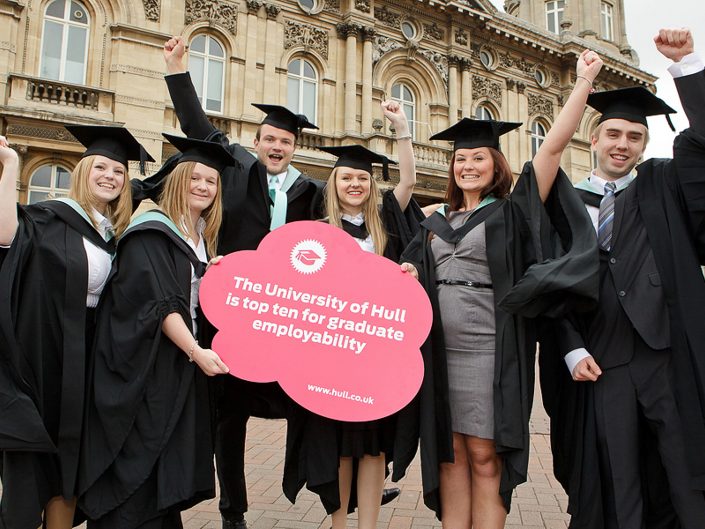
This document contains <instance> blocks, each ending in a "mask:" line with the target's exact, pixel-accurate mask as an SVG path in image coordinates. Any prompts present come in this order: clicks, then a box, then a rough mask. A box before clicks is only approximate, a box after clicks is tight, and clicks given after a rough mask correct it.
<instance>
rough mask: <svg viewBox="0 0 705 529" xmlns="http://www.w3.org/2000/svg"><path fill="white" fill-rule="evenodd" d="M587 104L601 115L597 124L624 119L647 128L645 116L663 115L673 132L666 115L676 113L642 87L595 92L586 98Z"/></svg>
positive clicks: (669, 119)
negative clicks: (608, 120)
mask: <svg viewBox="0 0 705 529" xmlns="http://www.w3.org/2000/svg"><path fill="white" fill-rule="evenodd" d="M587 104H588V105H590V106H591V107H592V108H594V109H595V110H597V111H598V112H600V113H602V116H601V117H600V121H599V122H598V123H602V122H603V121H605V120H607V119H626V120H627V121H632V122H634V123H641V124H642V125H644V126H647V127H648V124H647V123H646V117H647V116H658V115H659V114H665V115H666V120H667V121H668V124H669V125H670V127H671V129H672V130H675V129H674V127H673V124H672V123H671V118H670V117H669V116H668V115H669V114H675V112H676V111H675V110H673V109H672V108H671V107H669V106H668V105H667V104H666V103H665V102H664V101H663V99H660V98H658V97H656V96H655V95H654V94H652V93H651V92H649V91H648V90H647V89H646V88H644V87H643V86H633V87H629V88H619V89H617V90H606V91H604V92H595V93H594V94H590V95H589V96H588V99H587Z"/></svg>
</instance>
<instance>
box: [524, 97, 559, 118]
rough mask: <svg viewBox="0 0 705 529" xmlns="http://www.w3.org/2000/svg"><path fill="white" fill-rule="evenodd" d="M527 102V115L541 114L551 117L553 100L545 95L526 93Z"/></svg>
mask: <svg viewBox="0 0 705 529" xmlns="http://www.w3.org/2000/svg"><path fill="white" fill-rule="evenodd" d="M526 98H527V100H528V103H529V115H530V116H535V115H537V114H538V115H541V116H546V117H550V118H553V102H552V101H551V100H550V99H549V98H548V97H546V96H543V95H540V94H532V93H531V92H529V93H528V94H526Z"/></svg>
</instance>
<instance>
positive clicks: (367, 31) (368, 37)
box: [362, 28, 377, 42]
mask: <svg viewBox="0 0 705 529" xmlns="http://www.w3.org/2000/svg"><path fill="white" fill-rule="evenodd" d="M376 36H377V31H376V30H375V28H364V29H363V31H362V40H365V41H372V42H373V41H374V38H375V37H376Z"/></svg>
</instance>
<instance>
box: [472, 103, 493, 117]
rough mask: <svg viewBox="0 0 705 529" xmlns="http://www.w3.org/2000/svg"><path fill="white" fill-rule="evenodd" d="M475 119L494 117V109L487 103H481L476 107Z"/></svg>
mask: <svg viewBox="0 0 705 529" xmlns="http://www.w3.org/2000/svg"><path fill="white" fill-rule="evenodd" d="M475 119H484V120H488V119H494V114H492V111H491V110H490V109H489V108H488V107H487V106H485V105H479V106H478V107H477V108H476V109H475Z"/></svg>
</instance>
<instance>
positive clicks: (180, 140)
mask: <svg viewBox="0 0 705 529" xmlns="http://www.w3.org/2000/svg"><path fill="white" fill-rule="evenodd" d="M162 136H164V137H165V138H166V139H167V140H169V143H171V144H172V145H173V146H174V147H176V148H177V149H179V151H181V157H180V158H179V160H178V163H181V162H198V163H202V164H203V165H207V166H208V167H212V168H213V169H215V170H216V171H218V172H219V173H222V172H223V169H225V168H226V167H227V166H229V165H235V164H236V162H235V158H233V156H232V155H231V154H230V153H229V152H228V151H227V150H226V149H225V147H223V145H222V144H221V143H217V142H213V141H203V140H197V139H195V138H184V137H183V136H174V135H172V134H166V133H162Z"/></svg>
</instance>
